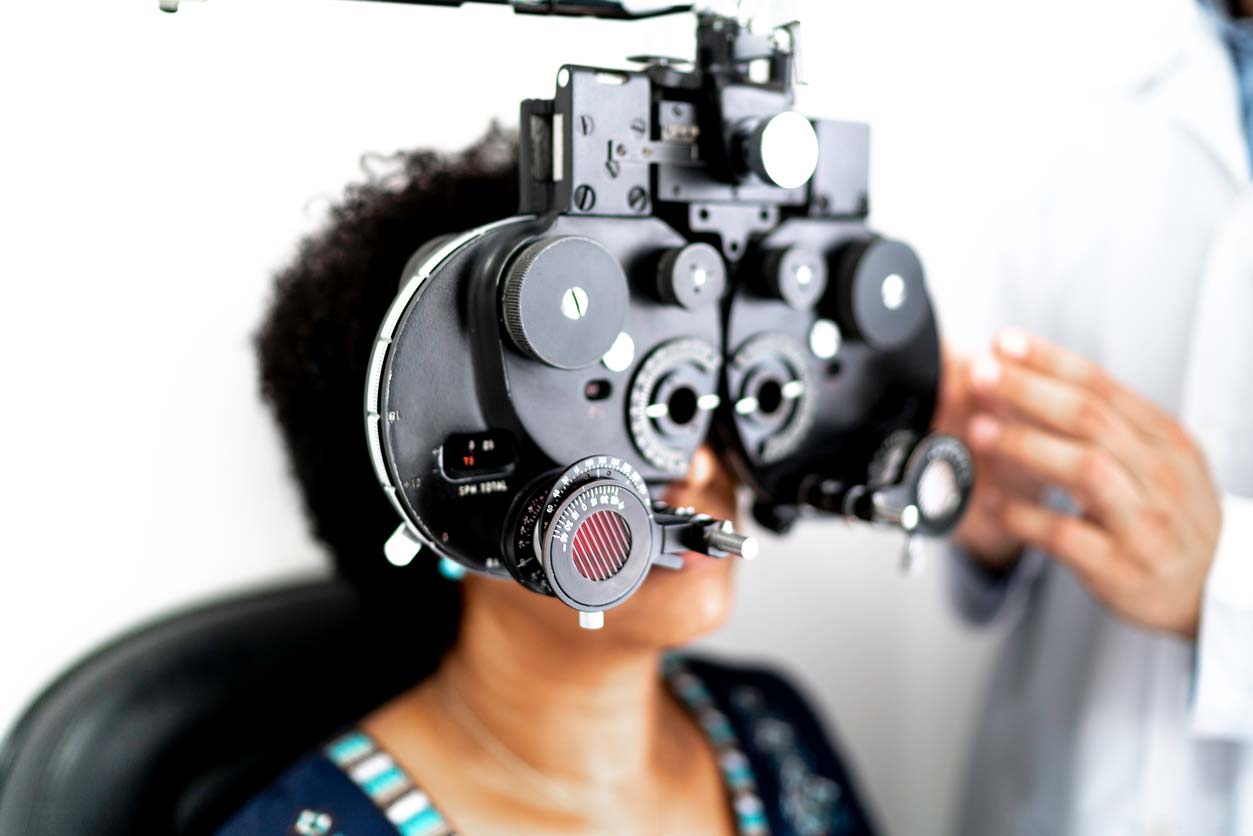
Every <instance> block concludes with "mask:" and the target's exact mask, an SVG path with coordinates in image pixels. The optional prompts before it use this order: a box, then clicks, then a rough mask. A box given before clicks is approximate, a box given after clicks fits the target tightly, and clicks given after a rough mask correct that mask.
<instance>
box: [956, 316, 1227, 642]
mask: <svg viewBox="0 0 1253 836" xmlns="http://www.w3.org/2000/svg"><path fill="white" fill-rule="evenodd" d="M966 381H968V383H969V386H970V391H971V392H972V395H973V397H972V400H971V414H970V416H969V418H968V420H967V422H966V426H965V431H964V432H962V433H961V435H962V436H963V437H964V438H965V439H966V441H967V443H968V444H969V446H970V447H971V449H972V450H973V451H974V452H975V454H976V456H978V457H979V458H980V459H983V460H985V461H987V462H989V463H991V465H992V466H993V467H994V468H1010V469H1011V470H1012V471H1013V472H1015V473H1016V474H1017V478H1018V479H1020V480H1021V479H1026V480H1027V481H1034V482H1037V483H1040V484H1047V485H1054V486H1057V487H1060V488H1062V489H1064V490H1065V491H1067V492H1068V493H1069V494H1070V496H1071V497H1072V498H1073V499H1074V500H1075V501H1076V502H1077V503H1078V504H1079V506H1080V508H1081V511H1082V514H1081V516H1071V515H1067V514H1062V513H1059V512H1057V511H1055V510H1052V509H1050V508H1048V507H1047V506H1046V505H1045V504H1044V503H1043V502H1042V501H1041V500H1040V499H1039V494H1038V493H1037V494H1036V495H1034V496H1032V495H1029V494H1024V492H1023V491H1021V490H1016V489H1012V488H1011V489H1008V490H1006V489H1005V486H1004V483H1003V482H1002V480H999V479H996V478H991V479H989V486H988V490H987V491H986V492H985V495H984V496H983V497H981V500H982V501H981V502H980V507H979V511H978V513H979V514H980V515H982V517H983V518H984V520H985V522H986V523H987V524H989V525H992V526H994V527H996V528H998V529H999V530H1000V532H1001V534H1002V536H1004V537H1006V538H1012V539H1015V540H1017V541H1019V542H1021V543H1024V544H1029V545H1031V546H1035V547H1036V548H1038V549H1040V550H1041V551H1043V552H1045V553H1047V554H1049V555H1051V556H1052V557H1053V558H1055V559H1057V560H1059V561H1060V562H1062V563H1063V564H1065V565H1066V566H1068V567H1070V568H1071V569H1072V570H1073V571H1074V572H1075V573H1076V575H1078V577H1079V578H1080V580H1081V581H1082V582H1083V583H1084V584H1085V585H1086V586H1087V587H1088V589H1089V590H1091V592H1092V593H1093V594H1094V595H1095V596H1096V597H1097V598H1098V599H1099V600H1100V601H1102V602H1103V603H1104V604H1105V605H1106V606H1107V607H1109V608H1110V609H1111V610H1112V611H1113V612H1115V613H1117V614H1118V615H1120V616H1122V617H1124V618H1126V619H1128V620H1129V621H1132V622H1135V623H1137V624H1140V625H1143V626H1146V627H1150V628H1154V629H1160V630H1169V631H1173V632H1175V633H1179V634H1181V635H1183V636H1187V637H1194V636H1195V635H1196V632H1197V627H1198V624H1199V621H1200V612H1201V599H1202V594H1203V591H1204V587H1205V579H1206V575H1207V574H1208V572H1209V567H1210V564H1211V563H1212V562H1213V558H1214V551H1215V549H1216V548H1217V545H1218V535H1219V531H1220V529H1221V527H1222V506H1221V499H1220V494H1219V491H1218V489H1217V488H1216V486H1215V484H1214V480H1213V478H1212V476H1211V475H1210V472H1209V467H1208V465H1207V464H1206V461H1205V458H1204V455H1203V454H1202V453H1201V451H1200V449H1199V448H1198V446H1197V444H1196V443H1195V441H1193V439H1192V438H1191V437H1190V436H1189V435H1188V434H1187V432H1186V431H1185V430H1184V429H1183V428H1182V427H1181V426H1180V425H1179V424H1178V423H1177V422H1176V421H1175V420H1174V419H1173V418H1172V417H1171V416H1170V415H1168V414H1167V413H1165V412H1163V411H1162V410H1160V409H1158V408H1157V407H1156V406H1154V405H1153V404H1151V403H1150V402H1149V401H1148V400H1146V399H1145V398H1143V397H1141V396H1139V395H1137V394H1136V393H1135V392H1133V391H1131V390H1130V389H1128V388H1127V387H1126V386H1124V385H1122V384H1121V383H1119V382H1117V381H1115V380H1114V379H1112V378H1111V377H1110V376H1109V375H1107V374H1106V373H1105V372H1104V371H1103V370H1101V369H1100V368H1098V367H1097V366H1095V365H1094V364H1092V363H1091V362H1089V361H1088V360H1085V359H1084V358H1082V357H1079V356H1078V355H1075V354H1073V353H1071V352H1069V351H1065V350H1063V349H1061V348H1058V347H1057V346H1054V345H1051V344H1049V343H1047V342H1045V341H1044V340H1041V339H1039V338H1037V337H1034V336H1028V335H1027V334H1025V333H1024V332H1022V331H1019V330H1007V331H1004V332H1002V333H1001V334H1000V335H999V336H998V338H997V340H996V344H995V351H994V352H993V353H992V354H990V355H987V356H983V357H979V358H977V359H975V360H973V361H972V362H971V363H970V364H969V368H968V373H967V377H966ZM995 472H997V471H993V473H995ZM976 481H978V477H976Z"/></svg>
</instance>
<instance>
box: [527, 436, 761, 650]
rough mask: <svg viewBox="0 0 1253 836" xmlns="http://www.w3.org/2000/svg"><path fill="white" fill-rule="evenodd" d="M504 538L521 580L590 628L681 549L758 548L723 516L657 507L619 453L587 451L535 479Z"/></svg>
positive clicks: (725, 551) (723, 552)
mask: <svg viewBox="0 0 1253 836" xmlns="http://www.w3.org/2000/svg"><path fill="white" fill-rule="evenodd" d="M502 539H503V542H502V552H503V554H504V557H505V564H506V566H508V568H509V571H510V573H511V574H512V575H513V577H514V578H515V579H516V580H517V581H518V582H519V583H521V584H522V585H523V586H526V587H527V588H528V589H531V590H533V591H535V592H539V593H542V594H546V595H553V596H556V597H557V598H558V599H560V600H561V601H562V602H564V603H565V604H567V605H568V606H570V607H572V608H574V609H576V610H578V611H579V612H580V613H581V616H580V623H581V624H582V625H583V626H585V627H593V628H595V627H599V626H601V623H602V620H601V613H603V612H604V611H605V610H608V609H612V608H613V607H616V606H617V605H618V604H620V603H622V602H623V601H625V600H626V599H627V598H629V597H630V596H631V594H632V593H633V592H634V591H635V590H636V588H637V587H639V585H640V584H641V583H642V582H643V580H644V578H645V577H646V576H647V575H648V572H649V569H651V568H652V566H653V564H654V563H658V564H661V565H663V566H666V567H668V568H678V566H680V565H682V561H681V560H679V559H677V557H676V556H677V555H679V554H681V553H682V552H684V551H700V552H703V553H705V554H708V555H711V556H714V557H725V556H728V555H732V554H734V555H739V556H742V557H750V558H751V557H752V556H754V555H755V554H756V553H757V542H756V541H755V540H754V539H753V538H751V537H745V536H742V535H739V534H736V533H735V532H734V530H733V529H732V527H731V524H730V523H729V522H727V521H725V520H715V519H713V518H712V517H709V516H706V515H701V514H695V513H693V512H691V511H690V510H686V509H673V508H666V507H664V506H661V505H656V506H654V505H653V504H652V503H651V502H650V501H649V499H648V486H647V485H646V484H645V483H644V479H643V478H642V477H641V476H640V475H639V473H638V472H637V471H636V470H635V468H634V467H632V465H631V464H630V463H629V462H627V461H624V460H623V459H621V458H618V457H615V456H589V457H588V458H585V459H582V460H581V461H579V462H577V463H576V464H574V465H572V466H571V467H569V468H567V469H566V470H564V471H561V472H553V473H550V474H547V475H545V476H543V477H541V478H540V479H537V480H536V482H535V483H533V484H532V485H531V486H530V487H529V489H528V490H527V491H524V492H523V494H522V499H520V501H519V502H518V503H517V505H516V507H515V508H514V509H512V511H511V513H510V514H509V517H508V519H507V520H506V524H505V527H504V531H503V532H502Z"/></svg>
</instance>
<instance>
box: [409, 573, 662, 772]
mask: <svg viewBox="0 0 1253 836" xmlns="http://www.w3.org/2000/svg"><path fill="white" fill-rule="evenodd" d="M544 603H547V602H544ZM562 614H563V615H567V614H565V613H562ZM567 617H568V616H567ZM552 635H553V633H552V628H551V625H549V626H548V627H547V628H545V627H543V626H541V625H540V624H537V623H536V621H535V620H534V619H530V618H527V617H526V613H524V612H521V613H520V612H519V610H517V609H515V608H510V607H493V606H491V605H490V602H484V601H482V600H481V599H480V598H479V597H478V596H467V602H466V608H465V612H464V614H463V618H462V624H461V636H460V639H459V641H458V643H457V645H456V647H455V649H454V650H453V651H452V652H451V653H450V654H449V656H448V658H447V659H446V660H445V662H444V664H443V665H442V666H441V668H440V670H439V672H438V673H437V674H436V675H435V680H436V681H435V682H432V683H431V685H432V687H433V688H443V689H444V690H445V693H447V694H448V695H449V698H450V699H456V700H458V701H460V703H461V705H462V707H463V708H464V709H466V711H468V712H469V714H470V716H471V717H473V718H474V720H475V721H476V722H478V723H481V725H482V727H483V729H484V730H485V731H486V732H487V733H490V735H491V736H492V737H493V738H495V740H496V741H497V742H498V743H499V744H500V745H501V746H503V747H504V748H505V749H507V750H508V751H509V752H512V753H514V754H515V755H518V756H519V757H520V758H521V759H522V760H523V761H525V763H526V764H528V765H529V766H530V767H532V768H534V769H535V770H537V771H538V772H540V773H542V774H544V775H545V776H547V777H549V778H551V779H554V780H558V781H563V782H569V783H571V784H581V785H595V786H599V787H602V788H608V787H610V786H614V785H618V784H619V783H620V782H629V781H634V780H638V779H639V778H640V776H642V775H652V776H655V775H656V772H657V769H658V766H659V764H664V763H665V762H667V761H669V762H673V761H672V759H670V758H668V757H667V755H666V752H665V751H664V749H665V747H666V742H667V740H669V739H671V738H672V736H671V735H667V734H666V733H665V727H666V726H667V725H668V724H669V723H672V722H673V721H674V719H675V718H674V716H673V714H674V705H673V703H672V702H670V701H669V700H668V699H667V697H666V694H665V689H664V687H663V685H662V683H661V680H660V678H659V676H658V664H659V659H658V655H659V654H658V653H657V652H656V651H655V650H650V649H640V648H624V647H620V646H615V645H614V643H613V642H612V641H609V639H610V637H609V636H606V635H603V634H597V633H589V632H585V631H581V630H579V629H578V627H576V626H575V625H574V624H573V623H571V624H570V633H569V636H568V640H566V641H563V642H562V644H561V646H560V647H554V646H553V645H552V641H551V637H552Z"/></svg>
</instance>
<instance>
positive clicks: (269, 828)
mask: <svg viewBox="0 0 1253 836" xmlns="http://www.w3.org/2000/svg"><path fill="white" fill-rule="evenodd" d="M682 665H683V667H684V668H685V669H686V670H687V671H689V672H690V673H692V674H694V675H695V676H696V677H697V678H698V679H699V680H700V681H701V682H702V684H703V685H704V686H705V688H706V689H707V690H708V691H709V693H710V695H711V696H712V697H713V700H714V702H715V703H716V704H717V706H718V709H719V710H720V711H721V712H722V713H723V714H725V715H726V717H727V718H728V720H729V721H730V723H731V725H732V727H733V729H734V730H735V733H736V736H737V737H738V739H739V745H740V749H741V750H742V751H743V753H744V755H745V756H746V757H747V758H748V760H749V763H750V765H751V767H752V771H753V774H754V779H755V780H756V783H757V790H758V793H759V794H760V796H761V800H762V803H763V805H764V808H765V813H766V818H767V821H768V822H769V825H770V834H771V836H869V835H870V834H873V833H874V832H875V831H874V828H873V827H872V824H871V819H870V817H869V816H868V814H867V811H866V809H865V807H864V806H863V805H862V803H861V800H860V799H859V797H858V794H857V791H856V787H855V784H854V782H853V779H852V776H851V774H850V773H849V771H848V770H847V769H846V768H845V767H844V765H843V763H842V761H841V758H840V756H839V753H838V751H837V749H836V747H835V746H834V745H833V743H832V741H831V738H830V737H829V736H828V735H827V732H826V730H825V729H824V728H823V725H822V723H821V722H820V721H819V720H818V718H817V717H816V716H815V715H814V712H813V710H812V709H811V708H810V706H809V703H808V702H807V701H806V700H805V699H804V697H802V696H801V695H800V694H799V693H798V692H797V691H796V689H795V688H793V687H792V686H791V685H790V684H788V682H787V681H786V680H785V679H784V678H783V677H781V676H779V675H777V674H774V673H770V672H768V671H765V670H762V669H760V668H747V667H736V666H729V665H725V664H721V663H717V662H713V661H710V660H699V659H691V658H684V659H682ZM432 801H433V802H434V804H435V806H436V807H438V806H439V799H438V798H435V799H432ZM302 813H306V818H305V823H304V825H303V826H301V825H299V822H300V816H301V814H302ZM310 814H312V815H310ZM319 814H321V815H325V816H326V817H327V818H325V819H320V820H318V819H315V818H314V816H316V815H319ZM328 822H329V829H327V830H323V829H322V825H324V824H327V823H328ZM323 833H325V836H396V834H397V830H396V828H395V827H394V826H393V825H392V824H391V823H390V822H388V820H387V818H386V817H385V816H383V814H382V813H381V812H379V810H378V809H377V808H376V807H375V806H374V804H373V802H371V801H370V799H369V798H368V797H367V796H366V795H365V794H364V793H363V792H362V791H361V790H360V789H358V788H357V786H356V785H354V784H353V783H352V781H351V780H350V779H349V778H348V777H347V776H346V775H344V773H343V772H342V771H341V770H340V769H339V768H338V767H337V766H335V764H333V763H332V762H331V761H329V760H327V759H326V757H324V756H323V755H322V754H321V753H316V754H312V755H309V756H308V757H306V758H305V759H304V760H301V761H300V762H298V763H297V764H296V765H295V766H293V767H292V768H291V769H289V770H288V771H287V772H285V773H284V774H283V775H282V776H281V777H280V778H279V779H278V780H277V781H275V782H274V784H272V785H271V786H270V787H269V788H268V789H267V790H265V791H264V792H263V793H262V794H261V795H259V796H257V797H256V798H255V799H253V801H252V802H251V803H249V804H248V805H247V806H246V807H245V808H244V809H243V810H242V811H241V812H240V813H238V814H237V815H236V816H235V817H234V818H232V819H231V820H230V822H228V823H227V825H226V826H225V827H224V828H223V829H222V830H220V831H219V832H218V834H217V836H277V834H283V836H287V834H296V836H310V834H314V836H322V834H323ZM469 836H474V834H470V835H469Z"/></svg>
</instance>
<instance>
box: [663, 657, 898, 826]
mask: <svg viewBox="0 0 1253 836" xmlns="http://www.w3.org/2000/svg"><path fill="white" fill-rule="evenodd" d="M684 667H686V668H687V670H689V671H691V672H692V673H693V674H695V675H696V676H697V678H699V679H700V680H701V681H702V682H703V683H704V685H705V687H706V688H707V689H708V690H709V692H710V693H711V694H712V695H713V697H714V700H715V701H716V702H717V703H718V705H719V708H720V709H721V710H722V712H723V713H724V714H726V715H727V717H728V718H729V719H730V721H731V725H732V727H733V728H734V729H735V733H736V736H737V737H738V738H739V743H740V749H741V750H742V751H743V752H744V755H745V756H746V757H747V758H748V760H749V763H750V764H751V766H752V770H753V774H754V777H755V779H756V781H757V791H758V793H759V794H760V795H761V800H762V803H763V804H764V806H765V810H766V818H767V820H768V821H769V822H770V833H771V836H870V834H873V833H875V832H876V830H875V828H874V825H873V819H872V818H871V816H870V814H869V812H868V811H867V809H866V807H865V806H864V805H863V803H862V801H861V798H860V796H859V794H858V792H857V787H856V783H855V782H854V780H853V777H852V774H851V772H850V771H849V770H848V769H847V768H846V767H845V765H844V763H843V760H842V758H841V757H840V754H839V750H838V749H837V747H836V746H835V744H834V742H833V740H832V738H831V737H830V736H829V735H828V734H827V731H826V728H825V727H824V725H823V723H822V721H820V720H819V719H818V717H817V716H816V715H815V714H814V711H813V709H812V708H811V707H810V704H809V702H808V700H806V699H805V698H804V697H803V696H802V695H801V694H800V693H799V692H798V691H797V690H796V689H795V688H794V687H792V685H791V684H790V683H789V682H788V681H787V680H786V679H784V678H783V677H782V676H779V675H778V674H776V673H772V672H770V671H767V670H763V669H761V668H747V667H737V666H728V665H725V664H720V663H715V662H711V661H701V660H696V659H686V660H684Z"/></svg>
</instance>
